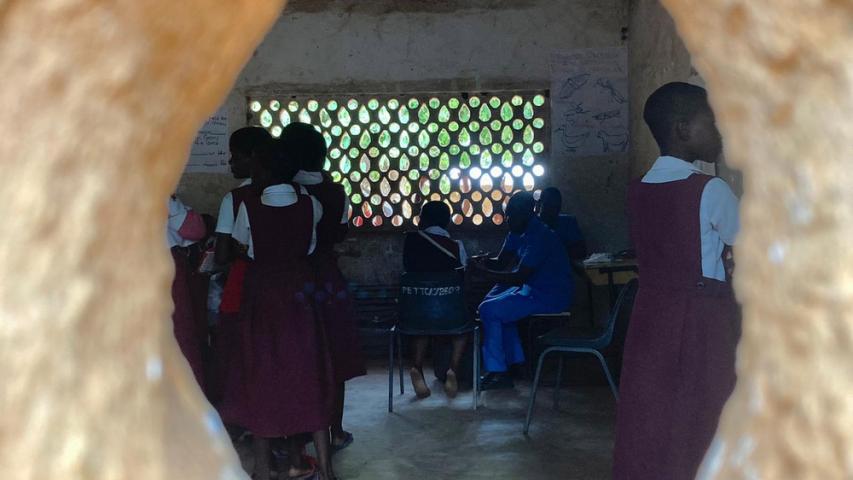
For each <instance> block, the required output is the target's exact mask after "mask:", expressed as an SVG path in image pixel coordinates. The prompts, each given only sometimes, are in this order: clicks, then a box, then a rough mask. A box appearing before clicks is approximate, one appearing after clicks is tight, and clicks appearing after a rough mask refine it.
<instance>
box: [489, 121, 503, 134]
mask: <svg viewBox="0 0 853 480" xmlns="http://www.w3.org/2000/svg"><path fill="white" fill-rule="evenodd" d="M501 127H503V123H501V121H500V120H492V123H490V124H489V128H491V129H492V130H494V131H496V132H497V131H498V130H500V129H501Z"/></svg>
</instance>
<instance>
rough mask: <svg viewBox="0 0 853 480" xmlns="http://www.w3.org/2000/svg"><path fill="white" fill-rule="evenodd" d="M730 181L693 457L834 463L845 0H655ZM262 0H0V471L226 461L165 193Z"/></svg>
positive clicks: (845, 142)
mask: <svg viewBox="0 0 853 480" xmlns="http://www.w3.org/2000/svg"><path fill="white" fill-rule="evenodd" d="M662 3H663V4H664V5H665V6H666V7H667V8H668V9H669V11H670V13H671V14H672V15H673V17H674V19H675V21H676V24H677V25H678V28H679V32H680V34H681V36H682V37H683V39H684V40H685V42H686V44H687V46H688V49H689V50H690V52H691V54H692V55H693V60H694V63H695V65H696V67H697V69H698V70H699V71H700V72H701V73H702V75H703V77H704V78H705V80H706V81H707V84H708V86H709V89H710V93H711V101H712V104H713V106H714V108H715V110H716V112H717V114H718V117H719V121H720V125H721V130H722V132H723V134H724V136H725V138H726V156H727V159H728V162H729V163H731V164H733V165H734V166H736V167H739V168H741V169H743V171H744V178H745V180H746V188H745V190H746V196H745V198H744V203H743V206H742V211H743V232H742V235H741V237H740V240H739V244H738V246H737V251H736V255H737V259H738V278H737V284H736V287H737V290H738V295H739V299H740V300H741V301H742V302H743V303H744V334H743V339H742V342H741V345H740V347H739V350H738V376H739V378H738V385H737V387H736V390H735V393H734V394H733V396H732V398H731V399H730V400H729V402H728V404H727V406H726V410H725V412H724V415H723V418H722V420H721V424H720V429H719V431H718V434H717V438H716V440H715V441H714V444H713V445H712V447H711V449H710V450H709V453H708V456H707V457H706V460H705V463H704V465H703V469H702V471H700V474H699V476H700V478H703V479H712V478H727V479H728V478H735V479H741V478H743V479H748V478H798V479H835V478H849V477H850V476H851V475H853V394H851V392H853V375H851V374H850V368H849V366H850V365H853V249H851V248H850V247H849V239H850V238H853V187H851V185H853V168H851V158H850V152H851V151H853V121H851V118H850V114H849V112H851V111H853V30H851V29H850V28H849V26H850V25H851V24H853V2H851V1H850V0H750V1H748V2H747V1H735V0H662ZM282 7H283V1H282V0H180V1H174V0H145V1H136V0H114V1H111V2H110V1H104V0H100V1H99V0H0V23H2V27H0V71H3V72H4V80H5V82H4V85H3V89H2V91H0V105H2V107H3V112H4V115H3V116H2V119H0V122H2V136H0V162H2V166H3V167H4V168H3V174H2V176H0V198H2V202H0V218H2V219H3V222H0V369H2V370H0V375H2V377H1V378H2V382H0V478H4V479H42V478H45V479H47V478H66V479H134V478H140V479H143V478H144V479H167V478H185V479H199V480H201V479H205V480H207V479H228V478H243V477H244V474H243V473H242V471H241V470H240V467H239V464H238V462H237V458H236V455H235V453H234V452H233V450H232V448H231V446H230V443H229V441H228V438H227V437H226V436H225V435H224V432H223V431H222V430H221V425H220V424H219V423H218V421H217V420H216V417H215V415H214V414H213V412H212V411H211V409H210V406H209V405H208V404H207V402H206V401H205V400H204V398H203V397H202V395H201V392H200V391H199V389H198V387H197V386H196V385H195V382H194V381H193V380H192V375H191V372H190V371H189V369H188V367H187V366H186V363H185V361H184V360H183V359H182V358H181V356H180V352H179V351H178V349H177V346H176V344H175V341H174V339H173V337H172V328H171V323H170V321H169V319H170V312H171V301H170V295H169V285H170V281H171V275H172V267H171V264H170V260H169V257H168V256H167V255H166V251H165V249H164V248H163V245H164V242H163V224H164V222H165V217H166V209H165V203H166V202H165V199H166V198H167V197H168V195H169V194H171V193H172V191H173V189H174V187H175V184H176V182H177V179H178V177H179V175H180V172H181V170H182V169H183V166H184V162H185V160H186V154H187V152H188V146H189V144H190V142H191V140H192V138H193V136H194V134H195V131H196V128H197V127H198V125H200V124H201V122H202V120H203V119H204V118H205V117H206V116H207V115H208V114H209V113H210V112H212V111H213V110H214V109H215V108H216V107H217V106H218V105H219V103H220V102H221V100H222V99H223V98H224V96H225V95H226V93H227V92H228V89H229V88H230V87H231V85H232V84H233V81H234V79H235V77H236V75H237V74H238V72H239V70H240V68H242V66H243V64H244V63H245V61H246V60H247V59H248V58H249V56H250V54H251V52H252V49H253V48H254V47H255V46H256V45H257V44H258V43H259V42H260V41H261V40H262V38H263V34H264V33H265V32H266V31H267V30H268V29H269V28H270V26H271V25H272V23H273V22H274V21H275V19H276V18H277V16H278V14H279V13H280V11H281V8H282Z"/></svg>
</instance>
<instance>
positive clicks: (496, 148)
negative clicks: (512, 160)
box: [492, 142, 504, 155]
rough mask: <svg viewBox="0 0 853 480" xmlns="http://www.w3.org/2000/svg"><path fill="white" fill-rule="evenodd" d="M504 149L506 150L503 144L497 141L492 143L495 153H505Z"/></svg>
mask: <svg viewBox="0 0 853 480" xmlns="http://www.w3.org/2000/svg"><path fill="white" fill-rule="evenodd" d="M503 151H504V146H503V145H501V144H500V143H497V142H496V143H493V144H492V153H494V154H495V155H500V154H501V153H503Z"/></svg>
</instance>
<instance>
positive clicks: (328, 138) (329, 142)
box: [323, 132, 332, 148]
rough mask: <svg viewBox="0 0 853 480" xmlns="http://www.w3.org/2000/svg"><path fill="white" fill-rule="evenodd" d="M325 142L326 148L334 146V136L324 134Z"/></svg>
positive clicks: (327, 133)
mask: <svg viewBox="0 0 853 480" xmlns="http://www.w3.org/2000/svg"><path fill="white" fill-rule="evenodd" d="M323 141H325V142H326V148H329V147H331V146H332V136H331V135H329V132H323Z"/></svg>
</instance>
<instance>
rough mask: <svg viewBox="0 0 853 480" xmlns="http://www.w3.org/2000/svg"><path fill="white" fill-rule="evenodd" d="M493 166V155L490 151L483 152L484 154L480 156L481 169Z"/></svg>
mask: <svg viewBox="0 0 853 480" xmlns="http://www.w3.org/2000/svg"><path fill="white" fill-rule="evenodd" d="M491 166H492V154H491V153H490V152H489V151H488V150H483V154H482V155H480V167H482V168H483V169H487V168H489V167H491Z"/></svg>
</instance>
